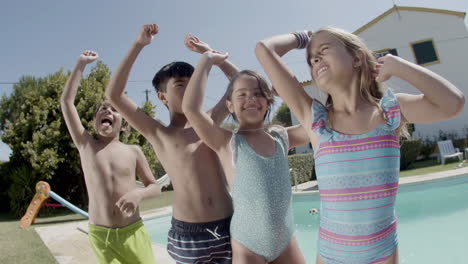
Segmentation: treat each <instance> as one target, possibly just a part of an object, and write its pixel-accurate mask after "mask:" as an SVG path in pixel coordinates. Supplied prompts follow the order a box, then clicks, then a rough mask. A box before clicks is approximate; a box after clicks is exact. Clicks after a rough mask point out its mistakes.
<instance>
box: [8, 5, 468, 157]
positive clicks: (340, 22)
mask: <svg viewBox="0 0 468 264" xmlns="http://www.w3.org/2000/svg"><path fill="white" fill-rule="evenodd" d="M292 2H294V3H295V4H294V5H291V4H286V1H280V0H255V1H252V0H236V1H220V0H217V1H215V0H199V1H190V0H171V1H169V0H158V1H155V0H139V1H127V0H101V1H89V0H82V1H59V0H42V1H32V0H30V1H25V0H18V1H4V2H3V3H2V8H1V9H0V32H1V35H2V38H1V41H0V54H1V55H0V58H1V63H0V94H2V95H3V94H6V95H8V94H10V93H11V91H12V85H11V84H5V83H12V82H16V81H17V80H18V79H19V78H20V77H21V76H23V75H33V76H36V77H39V76H46V75H48V74H50V73H54V72H56V71H58V70H59V69H60V68H61V67H63V68H64V69H66V70H71V68H72V67H73V66H74V63H75V61H76V58H77V57H78V55H79V54H80V52H82V51H83V50H86V49H93V50H95V51H97V52H98V53H99V55H100V59H101V60H102V61H103V62H104V63H106V64H107V65H108V66H109V67H110V69H111V71H113V70H115V69H116V67H117V65H118V64H119V62H120V60H121V59H122V58H123V56H124V55H125V53H126V52H127V50H128V48H129V47H130V45H131V44H132V42H133V41H134V39H135V38H136V36H137V34H138V32H139V30H140V27H141V25H143V24H146V23H157V24H159V26H160V33H159V34H158V35H157V36H156V38H155V40H154V41H153V43H152V44H151V45H150V46H147V47H146V48H145V49H144V50H143V52H142V53H141V54H140V57H139V58H138V60H137V62H136V63H135V65H134V67H133V71H132V73H131V75H130V80H131V81H132V82H129V83H128V85H127V91H128V94H129V96H130V97H131V98H132V99H133V100H134V101H135V102H136V103H137V104H140V105H141V104H142V103H143V102H144V100H145V94H144V91H145V90H146V89H149V90H151V93H150V100H151V101H152V102H153V103H154V104H156V105H157V108H156V112H157V118H159V119H161V120H163V121H164V122H166V123H167V122H168V120H169V119H168V116H169V113H168V112H167V110H166V109H165V107H163V106H162V105H161V104H160V103H159V101H157V99H156V97H155V93H154V91H153V89H152V87H151V81H150V80H151V79H152V77H153V75H154V74H155V72H156V71H157V70H158V69H159V68H160V67H161V66H163V65H165V64H167V63H169V62H171V61H174V60H184V61H187V62H189V63H191V64H194V65H195V64H196V63H197V60H198V58H199V55H198V54H194V53H191V52H190V51H188V50H187V49H186V48H185V47H184V45H183V38H184V36H185V34H186V33H192V34H195V35H197V36H199V37H200V38H201V39H202V40H204V41H205V42H207V43H209V44H210V45H211V46H212V47H213V48H215V49H218V50H220V51H227V52H229V54H230V59H231V61H232V62H233V63H235V64H236V65H238V66H239V68H241V69H252V70H257V71H259V72H261V73H263V71H262V70H261V68H260V65H259V63H258V62H257V60H256V58H255V55H254V53H253V51H254V47H255V44H256V42H257V41H258V40H260V39H262V38H265V37H268V36H271V35H275V34H280V33H287V32H291V31H295V30H300V29H312V30H314V29H317V28H320V27H322V26H327V25H333V26H337V27H340V28H344V29H346V30H349V31H354V30H356V29H358V28H359V27H361V26H363V25H364V24H366V23H367V22H369V21H370V20H372V19H374V18H375V17H377V16H379V15H380V14H382V13H383V12H385V11H386V10H388V9H389V8H391V7H392V6H393V2H392V1H391V0H379V1H376V0H358V1H338V0H327V1H311V0H295V1H292ZM396 4H397V5H400V6H417V7H427V8H439V9H447V10H454V11H461V12H467V11H468V1H464V0H446V1H436V0H426V1H423V0H421V1H417V0H413V1H396ZM304 57H305V56H304V52H303V51H296V52H292V53H291V54H288V55H287V56H286V57H285V61H286V62H287V63H288V64H289V66H290V67H291V68H292V69H293V71H294V73H295V74H296V75H297V76H298V78H299V80H301V81H305V80H308V79H310V77H309V73H308V70H307V67H306V63H305V59H304ZM89 68H90V67H88V71H89ZM88 71H86V72H85V73H87V72H88ZM226 86H227V81H226V79H225V78H224V76H223V74H222V73H221V72H220V71H219V70H218V69H215V70H213V71H212V74H211V77H210V81H209V83H208V90H207V96H206V98H205V105H204V106H205V108H209V107H210V106H211V105H213V104H214V103H216V101H217V100H218V99H219V98H220V97H221V95H222V94H223V92H224V90H225V89H226ZM277 105H279V103H277ZM10 152H11V151H10V150H9V148H8V147H7V146H6V145H5V144H4V143H0V160H8V157H9V155H10Z"/></svg>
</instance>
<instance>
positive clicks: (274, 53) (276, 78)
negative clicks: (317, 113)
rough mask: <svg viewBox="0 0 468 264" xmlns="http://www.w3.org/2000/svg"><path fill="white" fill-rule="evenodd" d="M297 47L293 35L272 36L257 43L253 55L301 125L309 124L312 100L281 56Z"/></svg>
mask: <svg viewBox="0 0 468 264" xmlns="http://www.w3.org/2000/svg"><path fill="white" fill-rule="evenodd" d="M298 45H299V42H298V39H297V38H296V36H295V35H293V34H285V35H278V36H273V37H270V38H267V39H264V40H262V41H260V42H258V43H257V46H256V47H255V55H256V56H257V59H258V61H259V62H260V64H261V65H262V67H263V69H264V70H265V73H266V74H267V75H268V77H269V78H270V81H271V83H272V85H273V87H275V90H276V91H277V93H278V94H279V95H280V97H281V98H282V99H283V100H284V101H285V102H286V104H287V105H288V106H289V108H290V109H291V111H292V112H293V113H294V115H295V116H296V117H297V119H298V120H299V122H301V124H302V125H306V124H308V123H310V118H311V105H312V99H311V98H310V96H309V95H307V93H306V92H305V90H304V89H303V87H302V85H301V84H300V83H299V81H298V80H297V79H296V77H295V76H294V74H293V73H292V72H291V70H290V69H289V68H288V66H287V65H286V64H285V63H284V62H283V61H282V59H281V56H283V55H284V54H286V53H287V52H289V51H290V50H292V49H295V48H297V47H298Z"/></svg>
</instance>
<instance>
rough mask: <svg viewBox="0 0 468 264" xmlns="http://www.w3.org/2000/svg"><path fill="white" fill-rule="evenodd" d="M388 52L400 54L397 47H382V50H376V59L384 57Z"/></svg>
mask: <svg viewBox="0 0 468 264" xmlns="http://www.w3.org/2000/svg"><path fill="white" fill-rule="evenodd" d="M387 54H392V55H395V56H398V52H397V50H396V49H381V50H378V51H374V56H375V58H376V59H378V58H380V57H383V56H385V55H387Z"/></svg>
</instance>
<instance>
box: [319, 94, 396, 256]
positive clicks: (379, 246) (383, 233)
mask: <svg viewBox="0 0 468 264" xmlns="http://www.w3.org/2000/svg"><path fill="white" fill-rule="evenodd" d="M380 104H381V106H382V109H383V111H384V116H385V122H383V123H382V124H380V125H379V126H378V127H377V128H376V129H374V130H372V131H370V132H367V133H364V134H359V135H347V134H342V133H340V132H337V131H334V130H332V129H331V128H329V127H328V125H327V109H326V108H325V106H323V105H322V104H321V103H320V102H318V101H315V100H314V102H313V104H312V110H313V123H312V130H313V131H314V132H315V133H316V134H317V135H318V136H319V138H320V144H319V147H318V148H317V149H316V150H315V151H314V154H315V169H316V173H317V181H318V186H319V192H320V201H321V213H320V228H319V238H318V251H319V256H320V258H321V259H322V261H323V262H324V263H327V264H329V263H346V264H354V263H356V264H357V263H359V264H367V263H373V264H376V263H382V262H384V261H385V260H387V259H388V258H389V257H390V256H391V255H392V253H393V252H394V251H395V249H396V248H397V232H396V226H397V219H396V216H395V199H396V194H397V191H398V178H399V171H400V144H399V139H398V135H397V133H396V131H395V130H396V129H397V128H398V127H399V125H400V107H399V105H398V101H397V100H396V98H395V96H394V94H393V93H392V92H391V91H390V90H387V91H386V92H385V94H384V96H383V98H382V99H381V100H380Z"/></svg>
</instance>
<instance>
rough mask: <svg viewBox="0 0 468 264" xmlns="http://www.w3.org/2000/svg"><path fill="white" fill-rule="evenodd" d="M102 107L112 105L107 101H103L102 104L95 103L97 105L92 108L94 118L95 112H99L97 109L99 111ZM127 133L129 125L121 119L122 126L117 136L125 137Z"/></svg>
mask: <svg viewBox="0 0 468 264" xmlns="http://www.w3.org/2000/svg"><path fill="white" fill-rule="evenodd" d="M103 105H110V106H112V104H111V103H110V102H109V101H103V102H100V103H97V104H96V105H95V106H94V118H96V114H97V112H98V111H99V109H100V108H101V106H103ZM128 132H129V125H128V122H127V120H125V119H124V118H123V117H122V125H121V126H120V132H119V135H120V136H122V135H126V134H127V133H128Z"/></svg>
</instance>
